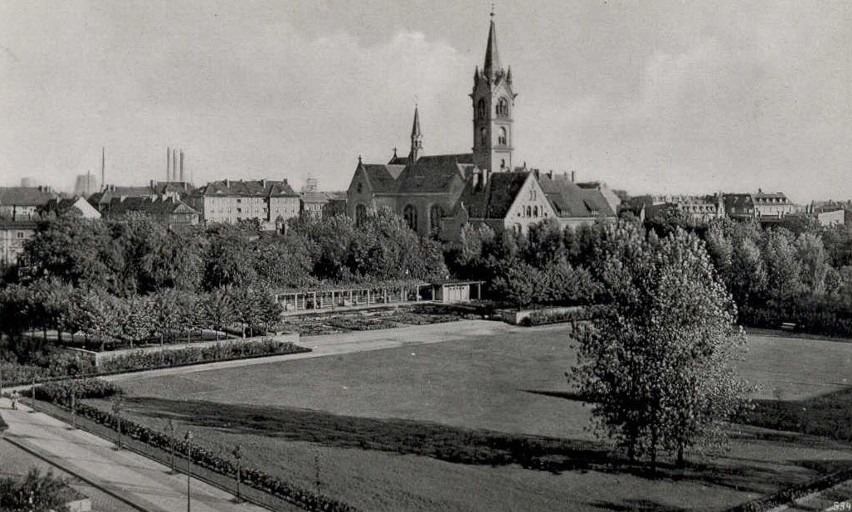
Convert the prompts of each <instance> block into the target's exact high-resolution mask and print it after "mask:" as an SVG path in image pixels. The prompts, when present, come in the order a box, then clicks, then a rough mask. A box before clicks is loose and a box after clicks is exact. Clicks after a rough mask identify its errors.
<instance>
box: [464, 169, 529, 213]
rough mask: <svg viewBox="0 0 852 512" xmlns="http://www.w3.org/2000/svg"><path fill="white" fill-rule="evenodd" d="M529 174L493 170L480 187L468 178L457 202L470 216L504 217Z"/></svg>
mask: <svg viewBox="0 0 852 512" xmlns="http://www.w3.org/2000/svg"><path fill="white" fill-rule="evenodd" d="M529 176H530V173H529V172H494V173H491V174H490V176H489V177H488V179H487V180H486V181H485V186H484V187H482V188H479V187H476V186H475V184H474V180H468V182H467V185H466V186H465V188H464V191H463V192H462V195H461V197H460V198H459V204H460V205H463V206H464V208H466V209H467V214H468V216H469V217H470V218H476V219H505V218H506V215H508V213H509V209H510V208H511V207H512V204H513V203H514V202H515V198H516V197H517V196H518V193H519V192H520V190H521V188H522V187H523V186H524V183H525V182H526V181H527V179H528V178H529Z"/></svg>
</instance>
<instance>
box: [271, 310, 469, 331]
mask: <svg viewBox="0 0 852 512" xmlns="http://www.w3.org/2000/svg"><path fill="white" fill-rule="evenodd" d="M469 316H471V315H470V314H467V313H464V312H460V311H457V310H454V309H453V308H450V307H443V306H438V305H428V306H427V305H423V306H414V307H404V308H402V307H401V308H396V309H380V310H363V311H350V312H345V313H322V314H316V315H302V316H299V317H289V318H288V319H287V321H286V322H285V323H284V324H283V326H284V327H285V328H286V329H287V330H290V331H295V332H298V333H299V334H300V335H302V336H317V335H322V334H339V333H344V332H351V331H372V330H379V329H391V328H394V327H404V326H408V325H427V324H437V323H445V322H453V321H456V320H460V319H462V318H466V317H469ZM476 318H479V317H478V316H476Z"/></svg>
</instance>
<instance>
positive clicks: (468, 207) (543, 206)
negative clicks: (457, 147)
mask: <svg viewBox="0 0 852 512" xmlns="http://www.w3.org/2000/svg"><path fill="white" fill-rule="evenodd" d="M516 97H517V94H516V93H515V92H514V88H513V83H512V69H511V67H509V68H508V69H506V68H503V67H502V65H501V62H500V56H499V52H498V50H497V31H496V27H495V24H494V13H493V12H492V13H491V22H490V26H489V30H488V42H487V44H486V49H485V59H484V63H483V66H482V69H481V70H480V69H479V67H478V66H477V68H476V71H475V72H474V76H473V90H472V92H471V93H470V98H471V104H472V107H473V126H472V128H473V148H472V152H471V153H461V154H448V155H433V156H428V155H425V154H424V144H423V139H424V137H423V133H422V131H421V128H420V112H419V110H418V109H417V108H416V107H415V109H414V121H413V123H412V128H411V149H410V151H409V153H408V156H406V157H401V156H398V155H397V154H396V150H394V154H393V157H391V159H390V160H389V161H388V162H387V163H385V164H369V163H364V162H362V161H361V158H360V157H359V159H358V165H357V167H356V168H355V173H354V175H353V177H352V181H351V182H350V184H349V189H348V190H347V204H346V210H347V214H348V215H350V216H352V217H354V218H355V219H356V220H358V219H362V218H363V217H364V216H365V215H366V214H367V212H368V211H370V210H375V209H379V208H382V207H387V208H390V209H391V210H393V211H394V212H396V213H397V214H399V215H401V216H402V217H403V218H404V219H405V221H406V223H407V224H408V225H409V227H411V228H412V229H413V230H415V231H417V233H419V234H421V235H423V236H438V237H440V238H442V239H444V240H456V239H458V236H459V234H460V233H461V229H462V228H463V227H464V226H465V225H468V224H472V225H480V224H481V225H487V226H490V227H491V228H492V229H494V230H496V231H501V230H505V229H511V230H515V231H519V232H526V231H527V229H528V227H529V226H530V225H531V224H535V223H538V222H541V221H542V220H544V219H546V218H548V217H551V218H555V219H557V220H558V221H559V222H560V223H561V224H562V225H572V226H573V225H577V224H580V223H591V222H594V221H595V220H596V219H597V218H600V217H601V216H602V214H603V216H606V217H612V218H614V212H612V211H607V212H600V211H599V210H597V209H595V208H592V207H589V205H592V204H597V203H599V202H600V201H597V200H595V199H592V198H591V197H589V198H587V199H586V200H580V201H579V202H577V201H574V202H565V201H562V202H561V203H559V204H557V203H554V202H553V199H554V198H557V197H562V196H564V195H566V194H568V195H570V194H575V195H578V196H591V195H594V194H598V195H599V194H600V193H599V192H598V191H595V190H591V189H581V188H580V187H577V186H576V185H574V184H573V183H571V184H566V183H558V184H557V185H554V183H551V182H548V183H547V185H548V188H549V190H546V189H545V188H543V184H542V183H541V182H540V180H541V177H542V175H541V174H540V173H539V172H538V171H533V170H528V169H527V168H526V164H524V166H523V167H522V168H517V167H515V166H514V161H513V152H514V134H513V132H512V128H513V121H514V118H513V116H514V110H515V98H516ZM569 189H570V190H569ZM566 204H571V205H572V209H570V210H566V208H565V207H564V205H566ZM560 205H562V207H560Z"/></svg>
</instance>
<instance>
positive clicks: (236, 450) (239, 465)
mask: <svg viewBox="0 0 852 512" xmlns="http://www.w3.org/2000/svg"><path fill="white" fill-rule="evenodd" d="M234 458H235V459H237V501H239V500H240V480H241V479H242V478H241V476H242V475H241V473H242V463H241V461H242V458H243V454H242V450H241V449H240V445H236V446H235V447H234Z"/></svg>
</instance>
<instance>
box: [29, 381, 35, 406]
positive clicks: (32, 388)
mask: <svg viewBox="0 0 852 512" xmlns="http://www.w3.org/2000/svg"><path fill="white" fill-rule="evenodd" d="M35 381H36V378H35V374H33V383H32V385H31V386H30V397H31V398H32V403H31V404H30V405H32V406H33V411H35Z"/></svg>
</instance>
